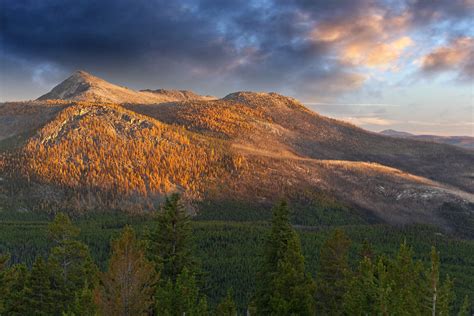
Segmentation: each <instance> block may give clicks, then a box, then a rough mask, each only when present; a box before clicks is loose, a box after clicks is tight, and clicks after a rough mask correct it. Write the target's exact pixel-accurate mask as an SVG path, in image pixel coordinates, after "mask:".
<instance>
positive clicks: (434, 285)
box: [428, 247, 440, 316]
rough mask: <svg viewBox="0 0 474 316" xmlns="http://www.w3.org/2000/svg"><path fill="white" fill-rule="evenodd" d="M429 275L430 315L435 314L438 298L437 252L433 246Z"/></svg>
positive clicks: (433, 315) (434, 315)
mask: <svg viewBox="0 0 474 316" xmlns="http://www.w3.org/2000/svg"><path fill="white" fill-rule="evenodd" d="M428 277H429V280H428V281H429V306H430V312H431V315H432V316H436V315H438V314H437V307H438V300H439V294H440V293H439V290H440V289H439V254H438V252H437V251H436V249H435V248H434V247H432V248H431V269H430V271H429V273H428Z"/></svg>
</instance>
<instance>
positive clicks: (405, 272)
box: [388, 242, 427, 315]
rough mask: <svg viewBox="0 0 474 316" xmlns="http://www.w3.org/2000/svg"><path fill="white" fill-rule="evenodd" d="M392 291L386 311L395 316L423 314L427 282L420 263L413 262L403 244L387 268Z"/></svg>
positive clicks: (408, 249)
mask: <svg viewBox="0 0 474 316" xmlns="http://www.w3.org/2000/svg"><path fill="white" fill-rule="evenodd" d="M388 279H389V282H391V285H390V286H391V288H392V291H391V293H390V301H389V306H388V310H389V312H390V313H391V314H392V313H393V314H397V315H408V314H410V315H413V314H417V315H419V314H423V310H424V309H425V306H426V304H425V303H424V297H425V293H426V288H427V287H426V286H427V282H426V281H425V278H424V269H423V265H422V263H421V262H420V261H415V260H413V251H412V249H411V248H410V247H409V246H408V245H407V244H406V243H405V242H404V243H403V244H402V245H401V246H400V249H399V251H398V254H397V256H396V258H395V260H393V261H392V262H391V263H390V264H389V266H388Z"/></svg>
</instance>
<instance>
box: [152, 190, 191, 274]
mask: <svg viewBox="0 0 474 316" xmlns="http://www.w3.org/2000/svg"><path fill="white" fill-rule="evenodd" d="M191 233H192V231H191V221H190V217H189V216H188V215H187V214H186V209H185V208H184V206H183V205H182V203H181V201H180V195H179V194H177V193H174V194H172V195H171V196H169V197H166V199H165V203H164V205H163V207H162V208H161V210H160V212H158V213H157V220H156V227H153V228H152V229H151V230H150V233H149V234H148V238H147V239H148V240H147V254H148V257H149V259H150V260H151V261H152V262H153V263H155V265H156V269H157V272H159V273H160V277H161V279H162V280H165V281H167V280H168V279H171V281H173V282H175V281H176V279H177V278H178V275H179V274H180V273H181V271H183V269H184V268H187V269H188V270H189V271H193V269H195V265H196V260H195V259H194V258H193V256H192V239H191Z"/></svg>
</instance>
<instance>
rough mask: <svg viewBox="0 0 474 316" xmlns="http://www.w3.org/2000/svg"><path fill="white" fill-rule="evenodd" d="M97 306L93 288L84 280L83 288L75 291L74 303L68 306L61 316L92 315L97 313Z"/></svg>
mask: <svg viewBox="0 0 474 316" xmlns="http://www.w3.org/2000/svg"><path fill="white" fill-rule="evenodd" d="M97 313H98V308H97V305H96V303H95V295H94V289H93V288H92V287H90V286H89V284H88V283H87V282H86V284H85V285H84V288H83V289H82V290H81V291H79V292H76V296H75V297H74V303H73V304H72V305H71V306H70V307H69V309H68V312H64V313H63V316H66V315H71V316H94V315H97Z"/></svg>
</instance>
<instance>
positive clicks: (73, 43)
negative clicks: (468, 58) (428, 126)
mask: <svg viewBox="0 0 474 316" xmlns="http://www.w3.org/2000/svg"><path fill="white" fill-rule="evenodd" d="M470 2H471V0H464V1H463V0H454V1H452V0H450V1H429V3H433V5H432V6H428V5H426V3H428V1H413V0H407V1H406V2H403V1H402V2H400V1H389V0H386V1H383V0H380V1H375V0H360V1H354V0H338V1H327V0H234V1H221V0H175V1H169V0H168V1H165V0H134V1H131V0H101V1H97V0H82V1H77V0H75V1H72V0H43V1H37V0H24V1H18V0H0V11H1V13H0V14H1V21H0V27H1V35H0V36H1V37H0V39H1V46H0V57H2V65H1V67H2V69H1V70H2V75H1V78H0V79H1V81H2V84H3V85H7V83H8V84H9V82H10V81H11V80H10V81H8V82H7V80H6V79H5V78H6V77H7V76H8V73H10V72H14V71H15V70H14V69H15V67H14V66H12V64H11V63H10V62H9V60H15V63H19V64H21V65H22V72H21V74H22V75H21V76H20V75H18V76H19V77H22V78H25V80H26V77H29V78H30V81H31V84H32V85H33V84H34V80H37V79H34V78H38V73H39V74H43V75H41V76H39V77H40V78H42V77H45V76H46V74H50V75H51V77H54V78H56V77H57V76H59V75H63V74H66V73H68V72H70V71H73V70H75V69H77V68H84V69H85V70H88V71H91V72H93V73H96V74H97V75H100V76H104V77H106V79H109V80H112V81H114V79H115V81H120V82H119V83H121V84H130V85H132V86H133V87H144V86H143V85H145V84H146V83H148V84H149V85H150V84H151V85H168V86H174V87H184V88H192V89H197V90H201V91H203V92H207V93H214V94H223V93H224V92H228V91H231V90H235V89H252V90H274V91H280V92H286V93H291V94H294V95H300V94H301V95H302V96H303V97H304V96H307V95H308V96H309V95H312V94H314V91H316V92H317V93H318V94H320V95H325V94H327V95H333V94H337V93H340V92H345V91H350V90H351V89H357V88H359V87H360V86H361V85H362V84H363V82H364V80H365V77H364V76H363V75H362V74H360V73H358V70H357V69H356V67H355V66H356V65H354V63H353V62H352V63H343V62H342V61H341V58H342V57H340V56H339V55H338V54H340V52H339V51H337V50H338V49H339V50H342V49H345V48H347V45H349V44H351V45H352V46H354V45H355V44H358V43H355V44H354V43H349V44H347V43H345V44H341V42H340V41H337V40H336V41H332V42H331V41H324V40H318V39H316V40H315V39H314V38H313V37H312V36H313V35H312V34H313V32H314V29H315V28H317V27H318V26H319V25H323V24H324V25H325V26H326V27H328V28H330V27H331V26H332V25H333V24H335V25H336V26H337V25H344V23H347V25H348V26H351V25H352V26H353V25H356V26H357V25H359V24H360V25H361V26H360V28H362V29H360V30H359V29H357V28H354V27H352V32H353V33H354V34H357V33H358V32H359V31H360V33H362V34H364V32H365V33H367V32H366V30H364V28H367V27H368V26H367V25H365V24H363V23H360V22H359V21H364V18H365V15H366V14H367V12H371V13H373V12H382V13H381V14H382V15H383V16H384V17H391V16H394V17H397V16H399V15H403V14H404V16H407V19H406V21H405V20H404V21H405V22H406V24H407V25H408V24H411V23H413V24H414V23H418V24H423V23H431V22H432V21H435V20H436V19H439V17H440V16H442V17H443V18H444V19H447V20H449V21H450V19H453V21H454V19H457V21H458V22H459V21H463V19H466V18H467V17H466V16H467V15H466V9H465V8H466V6H467V5H468V4H469V3H470ZM463 8H464V9H463ZM357 23H359V24H357ZM370 27H373V26H370ZM371 32H372V33H370V34H375V35H374V36H373V37H371V38H370V39H369V40H365V42H364V45H365V46H360V45H359V46H358V47H359V49H363V48H365V47H371V46H372V45H373V44H374V43H379V42H380V41H383V40H385V39H386V38H385V37H386V34H385V33H386V32H387V31H386V30H382V31H380V33H376V32H375V31H371ZM384 36H385V37H384ZM341 45H342V46H341ZM344 45H346V46H344ZM352 46H351V47H349V48H353V47H352ZM361 47H362V48H361ZM382 48H384V47H382ZM384 52H385V51H384ZM395 57H397V56H395ZM395 57H393V56H391V58H395ZM6 63H9V65H6ZM359 66H360V65H359ZM27 69H29V71H28V70H27ZM28 72H29V75H27V73H28ZM35 76H36V77H35ZM119 78H120V79H119ZM18 80H20V79H18ZM43 81H44V80H43ZM148 87H150V86H148ZM156 87H157V86H151V88H156Z"/></svg>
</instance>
